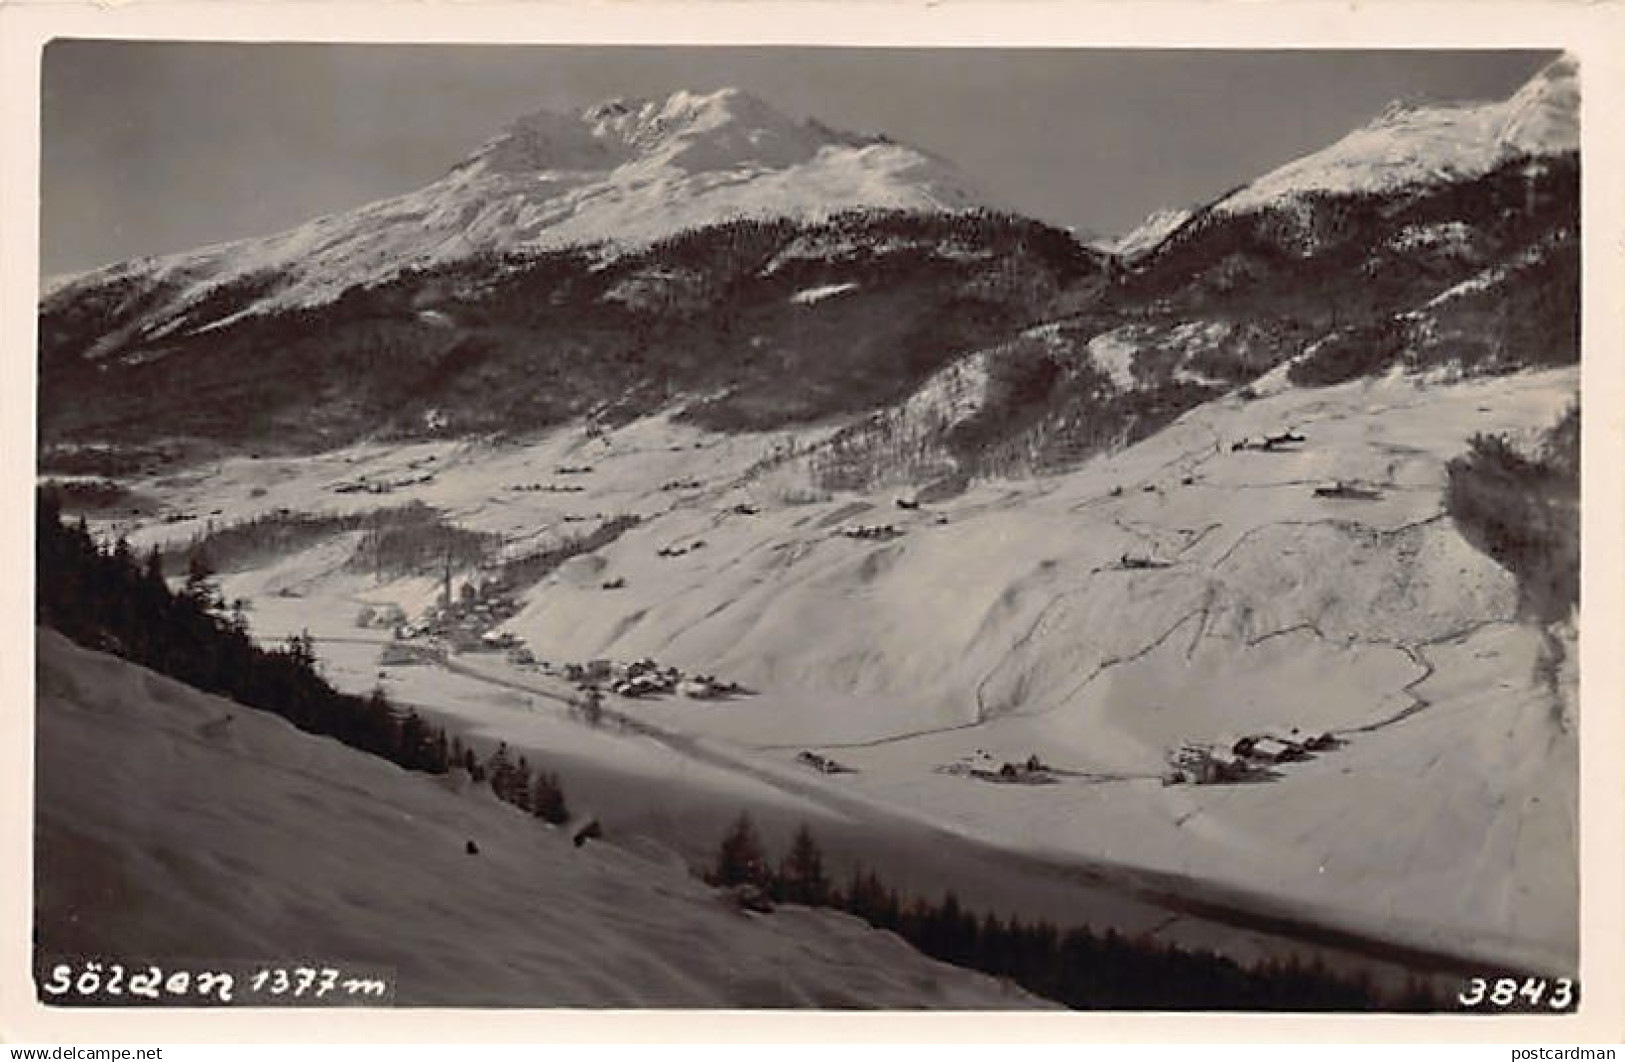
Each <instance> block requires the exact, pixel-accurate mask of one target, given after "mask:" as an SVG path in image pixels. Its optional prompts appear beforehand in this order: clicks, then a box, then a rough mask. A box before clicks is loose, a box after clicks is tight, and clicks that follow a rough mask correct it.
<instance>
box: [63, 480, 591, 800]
mask: <svg viewBox="0 0 1625 1062" xmlns="http://www.w3.org/2000/svg"><path fill="white" fill-rule="evenodd" d="M35 536H36V538H35V586H36V591H35V593H36V597H35V618H36V620H37V622H39V623H40V624H41V625H43V626H46V627H50V628H52V629H54V630H56V631H59V632H60V633H62V634H64V635H66V636H67V637H68V638H71V639H72V640H73V641H75V642H78V643H79V644H81V645H84V646H87V647H89V648H92V649H98V650H101V651H103V652H110V653H113V654H114V655H117V656H120V657H123V658H124V659H126V660H129V661H131V662H133V663H136V664H140V665H141V666H143V667H148V668H151V669H152V670H154V671H157V672H159V673H160V674H163V675H168V676H169V677H170V678H173V679H177V680H178V681H181V682H184V683H186V684H187V685H189V686H193V687H195V688H197V689H200V690H203V691H204V692H206V693H214V694H219V695H220V696H223V697H229V698H230V699H232V700H234V701H236V702H238V703H240V704H244V705H247V706H248V707H250V708H258V709H261V710H264V711H268V712H272V713H274V714H276V715H279V716H281V717H282V718H284V719H286V720H288V721H289V722H290V723H292V724H293V725H294V726H296V727H298V728H299V729H300V730H303V731H306V732H307V733H311V734H320V735H323V736H326V737H331V738H335V739H337V740H338V741H340V742H342V743H344V744H345V745H348V746H350V747H351V748H355V749H360V750H361V751H363V752H368V753H371V754H373V755H375V756H382V757H384V758H385V759H387V760H389V761H391V762H392V763H395V764H397V765H399V766H401V767H403V768H405V769H407V770H409V771H426V772H428V773H430V774H444V773H446V771H448V770H450V769H452V768H454V767H460V768H463V769H466V770H467V771H469V773H470V774H471V776H472V777H473V778H474V779H475V780H476V781H487V780H489V782H490V783H491V786H492V789H493V790H494V791H495V792H496V794H497V796H499V797H501V798H502V799H503V800H506V801H507V802H508V803H511V804H514V805H516V806H518V807H520V808H522V809H523V810H525V811H530V812H533V813H535V814H536V815H537V816H538V817H540V818H544V819H546V820H548V821H552V822H555V823H560V822H563V821H564V820H565V819H566V818H567V817H568V810H567V807H566V804H565V800H564V794H563V791H562V789H561V788H560V786H559V782H558V779H557V777H556V776H554V775H552V774H549V773H547V772H541V773H539V774H537V775H534V776H532V775H531V774H530V767H529V765H528V764H526V763H524V762H523V761H521V763H520V764H509V763H507V762H506V760H505V756H506V751H505V749H502V748H500V747H499V748H498V750H497V752H496V753H495V754H494V755H493V756H492V757H491V758H490V760H489V761H483V760H481V759H480V758H479V757H478V756H477V755H476V753H475V751H474V749H473V748H472V747H471V746H469V745H467V744H465V743H464V741H463V739H462V738H461V736H459V735H453V734H448V733H447V731H446V730H445V728H443V727H438V726H433V727H431V726H430V725H429V724H428V723H427V722H426V721H425V720H424V719H423V718H422V717H421V716H419V715H418V714H417V712H415V711H412V710H410V709H408V710H405V711H403V710H401V708H399V707H398V706H396V705H394V704H392V703H390V701H389V699H388V698H387V697H385V696H384V695H383V693H382V692H381V691H376V690H375V691H374V692H373V693H372V694H371V695H370V696H366V697H361V696H356V695H354V694H348V693H342V692H340V691H338V690H336V689H334V688H333V687H332V685H331V684H329V683H328V682H327V680H326V679H324V678H323V677H322V676H321V674H320V673H319V672H318V671H317V668H316V652H315V646H314V643H313V641H312V640H311V638H310V637H309V636H308V635H304V636H295V637H293V638H289V639H288V640H287V642H286V644H284V645H283V646H282V647H281V648H279V649H269V650H267V649H264V648H261V647H260V646H258V645H256V644H255V642H254V640H253V639H252V638H251V637H250V636H249V633H248V628H247V624H246V623H245V621H244V618H243V616H242V614H241V613H240V612H234V611H229V610H228V609H227V607H226V604H225V602H223V601H222V600H221V598H220V594H219V590H218V588H217V587H216V586H215V584H214V582H213V580H212V578H211V576H212V572H211V571H210V570H209V568H208V567H207V565H206V564H203V563H202V562H201V561H199V560H197V559H194V563H193V565H192V568H191V570H190V571H189V572H188V574H187V577H186V582H185V585H184V586H183V587H182V588H181V589H180V590H179V591H175V590H171V589H170V588H169V586H168V584H167V583H166V582H165V579H164V572H163V558H162V557H161V556H160V554H158V553H157V552H156V551H154V552H153V553H152V554H150V555H149V556H148V557H147V558H146V559H145V561H144V562H143V561H138V560H137V559H136V557H135V556H134V555H133V554H132V552H131V550H130V547H129V544H128V543H126V542H125V541H123V540H122V539H121V540H120V541H118V542H117V543H115V544H113V545H112V546H111V547H105V546H103V545H102V544H100V543H98V542H97V541H96V539H95V537H94V536H93V535H91V533H90V532H89V530H88V529H87V528H86V527H85V525H84V523H83V522H82V521H80V522H78V523H73V524H70V523H66V522H64V521H63V518H62V506H61V500H60V498H59V497H58V496H57V495H56V493H55V492H54V491H51V490H42V491H41V492H40V493H39V495H38V504H37V508H36V520H35ZM521 769H522V770H523V771H524V774H525V777H523V778H521V777H520V776H519V774H520V771H521Z"/></svg>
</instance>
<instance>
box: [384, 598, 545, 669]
mask: <svg viewBox="0 0 1625 1062" xmlns="http://www.w3.org/2000/svg"><path fill="white" fill-rule="evenodd" d="M518 614H519V602H518V601H516V600H515V599H514V598H512V597H510V596H508V595H507V594H503V593H500V592H496V591H494V590H488V591H487V592H482V590H481V589H478V588H476V587H475V586H474V584H472V583H464V584H463V588H462V592H461V593H460V594H459V596H457V597H456V598H453V599H450V600H443V601H442V602H441V603H440V604H438V605H436V606H434V607H433V608H431V609H430V610H429V611H428V613H427V614H426V615H425V616H424V618H423V619H422V620H420V621H418V622H415V623H404V622H403V623H400V624H398V625H397V626H396V627H395V638H396V640H397V641H412V640H415V639H418V638H439V639H442V640H444V641H445V642H446V643H447V644H449V645H450V646H451V647H452V648H453V649H455V650H457V651H458V652H460V653H466V652H480V651H486V652H491V651H499V650H503V649H509V648H512V647H513V646H514V645H517V644H518V641H519V639H518V638H517V637H515V636H513V635H509V634H500V635H499V634H494V633H493V632H492V630H491V628H493V627H495V626H496V625H497V624H499V623H502V622H504V621H506V620H510V619H512V618H513V617H514V616H517V615H518Z"/></svg>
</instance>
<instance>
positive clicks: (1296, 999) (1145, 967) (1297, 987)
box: [705, 814, 1443, 1011]
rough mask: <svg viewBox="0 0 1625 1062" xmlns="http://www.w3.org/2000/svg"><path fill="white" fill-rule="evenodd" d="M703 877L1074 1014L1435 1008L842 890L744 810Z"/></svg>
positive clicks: (1284, 971) (1279, 966)
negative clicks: (893, 937)
mask: <svg viewBox="0 0 1625 1062" xmlns="http://www.w3.org/2000/svg"><path fill="white" fill-rule="evenodd" d="M705 878H706V880H707V881H708V882H710V883H711V884H712V885H716V886H719V887H723V888H733V889H738V890H741V892H742V893H744V894H745V895H748V896H756V897H762V898H768V899H770V900H772V901H778V902H783V903H797V904H805V905H807V906H810V907H831V908H834V909H836V910H840V911H845V912H847V913H848V914H851V915H855V916H856V917H858V918H861V919H863V920H864V921H865V922H867V923H869V924H870V925H872V926H875V927H876V928H879V929H886V930H890V931H891V932H893V933H896V934H897V935H898V936H900V937H902V938H903V939H904V940H906V941H908V942H909V943H910V944H912V945H914V946H915V947H916V948H918V949H919V950H920V951H922V952H924V953H925V954H927V955H929V956H931V957H932V958H935V959H940V960H942V961H943V962H948V963H952V964H953V965H955V966H963V967H968V968H970V969H974V970H980V971H982V972H983V973H987V974H991V975H993V976H996V977H1003V978H1008V979H1009V980H1011V981H1013V982H1015V983H1016V984H1019V985H1020V986H1021V987H1023V988H1025V989H1027V990H1028V991H1030V992H1032V993H1033V994H1035V995H1038V996H1042V997H1044V998H1046V999H1051V1000H1054V1001H1056V1002H1058V1003H1063V1004H1065V1005H1066V1006H1068V1007H1072V1008H1074V1009H1077V1010H1264V1011H1372V1010H1398V1011H1437V1010H1441V1009H1443V1004H1441V1002H1440V1001H1439V999H1438V998H1437V996H1435V994H1434V993H1433V991H1432V989H1431V988H1430V987H1429V985H1428V984H1427V983H1426V982H1424V981H1423V980H1421V979H1420V978H1412V979H1411V981H1410V983H1409V984H1408V985H1407V986H1406V988H1405V989H1404V991H1403V992H1400V993H1398V994H1397V995H1389V994H1385V993H1383V992H1382V991H1380V990H1379V989H1378V988H1377V987H1376V986H1374V985H1373V984H1372V983H1371V982H1370V980H1369V979H1368V978H1366V977H1364V976H1360V977H1348V976H1343V975H1339V974H1336V973H1333V972H1332V971H1330V970H1328V969H1327V968H1326V967H1325V966H1324V965H1323V964H1322V963H1321V962H1320V961H1319V960H1318V959H1316V960H1315V961H1314V962H1313V963H1310V964H1305V963H1303V962H1302V961H1300V960H1299V959H1298V958H1297V957H1296V956H1291V957H1288V958H1286V959H1284V960H1282V959H1274V958H1272V959H1268V960H1265V961H1264V962H1261V963H1256V964H1253V965H1250V966H1243V965H1242V964H1240V963H1238V962H1236V961H1235V960H1234V959H1231V958H1228V957H1226V956H1222V955H1218V954H1215V953H1213V952H1208V951H1193V950H1190V949H1187V948H1182V947H1180V946H1178V945H1174V944H1162V943H1159V942H1155V941H1151V940H1146V939H1141V938H1134V937H1129V936H1124V935H1123V934H1120V933H1118V932H1117V931H1116V930H1114V929H1108V930H1106V931H1105V932H1103V933H1099V932H1096V931H1095V930H1093V929H1091V928H1089V927H1088V926H1074V927H1072V928H1070V929H1062V928H1060V927H1057V926H1056V925H1054V924H1053V923H1050V922H1045V921H1041V920H1031V921H1024V920H1023V919H1021V918H1019V917H1011V918H1008V919H1005V918H1001V917H999V916H998V915H997V914H995V913H993V912H991V911H989V912H985V913H981V914H978V913H977V912H975V911H973V910H970V909H968V908H966V907H965V906H964V905H963V904H962V903H961V902H960V900H959V898H958V897H957V896H956V895H955V894H954V893H953V892H952V891H951V890H950V891H948V892H946V893H945V894H944V895H943V897H942V899H941V900H938V901H934V902H933V901H930V900H926V899H924V898H921V897H913V898H909V897H903V896H900V895H899V894H898V892H897V890H896V889H895V888H892V887H890V886H888V885H886V884H885V883H884V882H883V881H882V880H881V879H880V878H879V877H878V876H877V875H876V874H875V873H874V872H873V871H872V870H866V869H865V868H863V867H861V866H855V867H853V869H852V871H851V873H850V875H849V876H848V877H847V878H846V880H845V883H844V884H840V883H837V882H836V881H835V880H833V878H832V877H831V876H830V875H829V873H828V872H827V871H826V870H825V867H824V859H823V854H822V852H821V851H820V849H819V847H818V843H817V841H816V840H815V839H814V837H813V835H812V832H811V830H809V829H808V828H807V826H806V825H805V824H803V825H802V826H801V827H800V829H798V830H797V832H796V834H795V837H794V839H793V840H792V841H791V844H790V848H789V850H788V851H787V852H786V854H785V856H784V858H783V859H782V860H781V861H780V862H779V863H778V864H777V865H774V864H773V863H772V862H771V860H770V859H769V857H768V854H767V851H766V848H765V847H764V846H763V844H762V841H761V839H760V836H759V835H758V833H757V831H756V828H755V826H754V824H753V823H752V821H751V819H750V816H749V815H748V814H741V815H740V816H739V818H738V819H737V820H735V822H734V824H733V826H732V827H731V828H730V829H729V830H728V832H727V834H726V836H724V837H723V839H722V842H721V844H720V845H719V846H718V848H717V852H716V856H715V860H714V862H713V864H712V865H711V866H710V867H709V868H708V869H707V871H706V873H705Z"/></svg>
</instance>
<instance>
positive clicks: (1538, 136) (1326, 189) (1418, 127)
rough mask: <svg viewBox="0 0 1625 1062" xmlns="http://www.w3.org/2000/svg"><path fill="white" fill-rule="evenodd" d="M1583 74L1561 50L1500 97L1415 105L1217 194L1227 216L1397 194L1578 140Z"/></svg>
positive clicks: (1399, 107)
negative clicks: (1321, 199)
mask: <svg viewBox="0 0 1625 1062" xmlns="http://www.w3.org/2000/svg"><path fill="white" fill-rule="evenodd" d="M1579 100H1580V78H1579V66H1578V64H1577V62H1576V61H1575V59H1574V57H1573V56H1568V55H1565V56H1562V57H1560V58H1558V59H1556V60H1554V61H1553V62H1552V63H1550V64H1549V65H1548V66H1546V67H1545V68H1544V69H1543V70H1541V71H1540V72H1539V73H1538V74H1536V75H1535V77H1534V78H1532V79H1531V80H1530V81H1529V82H1528V83H1527V84H1525V85H1524V86H1523V88H1521V89H1519V90H1518V91H1517V92H1516V93H1515V94H1514V95H1512V96H1511V97H1510V98H1508V99H1506V100H1501V101H1497V102H1493V103H1458V104H1434V105H1421V106H1413V105H1406V104H1402V103H1395V104H1392V105H1390V106H1389V108H1388V109H1387V111H1385V112H1384V113H1383V114H1382V115H1381V116H1380V117H1378V118H1376V119H1375V120H1373V121H1372V122H1370V123H1369V124H1367V125H1365V126H1363V127H1362V128H1360V129H1357V130H1355V131H1354V132H1352V133H1350V134H1349V135H1348V136H1346V137H1344V138H1343V139H1341V140H1339V141H1338V142H1337V143H1335V144H1332V145H1331V146H1330V147H1327V148H1325V149H1324V150H1322V151H1317V152H1315V153H1313V154H1311V155H1306V156H1304V157H1303V158H1300V159H1296V160H1294V161H1293V162H1289V163H1287V164H1286V165H1285V166H1282V167H1280V168H1279V169H1276V170H1273V171H1271V172H1270V173H1267V174H1265V175H1264V176H1263V177H1260V178H1259V179H1258V180H1256V181H1253V182H1252V183H1251V184H1249V185H1247V186H1246V187H1244V188H1242V189H1240V190H1239V191H1237V192H1235V193H1234V194H1232V195H1230V196H1227V197H1226V198H1224V199H1223V200H1221V201H1220V202H1219V203H1218V204H1217V205H1216V209H1217V210H1219V211H1224V212H1229V213H1239V212H1243V211H1248V210H1256V209H1259V208H1262V207H1270V206H1280V205H1282V203H1283V202H1284V201H1286V200H1289V199H1295V198H1301V197H1303V196H1306V195H1310V194H1313V193H1321V194H1333V195H1352V194H1381V193H1384V192H1393V191H1396V190H1398V189H1400V188H1403V187H1406V186H1417V185H1433V184H1441V183H1446V182H1450V181H1461V180H1467V179H1471V178H1475V177H1481V176H1483V175H1484V174H1486V173H1489V172H1490V171H1491V170H1494V169H1495V168H1496V167H1498V166H1500V165H1502V164H1504V163H1506V162H1508V161H1509V160H1512V159H1516V158H1521V157H1525V156H1542V155H1556V154H1561V153H1563V152H1569V151H1576V150H1578V149H1579V146H1580V113H1579V111H1580V109H1579Z"/></svg>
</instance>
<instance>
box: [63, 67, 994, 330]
mask: <svg viewBox="0 0 1625 1062" xmlns="http://www.w3.org/2000/svg"><path fill="white" fill-rule="evenodd" d="M983 202H985V199H984V197H983V196H982V195H981V194H980V193H979V192H977V191H976V190H975V189H974V188H973V187H972V185H971V183H970V181H969V180H967V179H966V178H965V177H963V176H962V175H960V174H959V173H957V172H956V171H955V170H954V169H953V167H952V166H951V165H949V164H948V163H946V162H944V161H942V160H940V159H936V158H933V157H931V156H929V155H927V154H925V153H923V152H920V151H917V150H915V149H913V148H910V147H907V146H904V145H902V144H898V143H894V142H892V141H890V140H888V139H885V138H883V137H860V136H855V135H852V134H848V133H843V132H839V131H836V130H833V129H830V128H828V127H827V126H824V125H822V124H820V123H817V122H805V123H801V122H796V121H793V120H792V119H790V118H788V117H786V116H785V115H783V114H781V113H779V112H778V111H776V110H774V109H773V108H772V107H770V106H769V105H768V104H766V103H764V102H763V101H761V100H759V99H757V98H756V97H754V96H751V95H749V94H748V93H745V92H742V91H739V90H737V89H723V90H721V91H718V92H714V93H711V94H708V95H707V94H695V93H690V92H677V93H674V94H673V95H671V96H670V97H668V98H666V99H664V100H611V101H608V102H605V103H600V104H597V105H595V106H592V107H589V108H586V109H585V110H582V111H580V112H576V113H567V114H559V113H554V112H549V111H539V112H537V113H535V114H530V115H527V116H525V117H523V118H520V119H519V120H518V121H516V122H514V123H513V124H512V125H511V126H510V127H509V128H508V129H507V130H506V131H504V132H503V133H502V134H501V135H500V136H497V137H495V138H493V139H491V140H490V141H488V142H487V143H485V144H484V145H483V146H481V147H480V148H479V149H478V150H476V151H475V152H474V153H473V154H472V155H471V156H469V157H468V158H467V159H465V160H464V161H462V162H461V163H459V164H457V165H456V166H454V167H452V169H451V171H450V172H449V173H447V174H446V175H445V176H444V177H442V178H441V179H440V180H438V181H435V182H434V183H432V184H429V185H427V186H425V187H423V188H420V189H418V190H417V191H414V192H409V193H407V194H405V195H401V196H396V197H394V198H390V199H385V200H382V201H380V202H376V203H372V204H370V205H367V206H363V207H360V208H358V209H355V210H350V211H346V212H343V213H338V214H331V215H327V216H325V217H320V218H317V219H315V220H313V221H311V222H308V223H307V224H304V225H301V226H299V227H297V228H295V229H291V230H289V231H287V232H284V233H281V234H279V235H276V236H271V237H267V238H261V239H248V240H238V241H235V242H232V243H227V244H221V245H218V246H214V247H209V248H204V249H201V250H198V251H192V252H187V253H182V254H176V255H170V256H166V257H162V258H145V259H138V260H135V261H132V262H127V263H122V264H119V265H114V266H111V267H109V268H107V269H102V270H97V271H94V272H91V273H87V274H81V275H79V276H77V277H73V278H70V279H68V280H66V281H60V282H58V284H57V286H56V287H55V288H53V289H52V293H51V294H52V297H53V298H72V297H73V296H74V295H75V293H77V292H82V291H85V290H87V289H90V288H93V287H96V286H99V285H104V284H107V283H109V282H114V281H119V280H130V281H140V282H142V283H144V284H145V285H157V286H161V287H164V288H166V289H169V294H168V295H167V297H166V299H165V312H167V313H168V315H170V316H171V317H173V316H174V315H175V314H176V313H178V312H179V311H180V310H182V309H184V308H186V307H188V306H190V305H192V304H195V303H196V302H198V300H200V299H202V298H204V297H205V296H207V295H208V294H209V293H211V292H214V291H218V290H220V289H223V288H229V287H231V286H232V285H234V284H244V283H246V284H256V283H257V282H258V281H260V280H262V279H265V278H270V279H269V280H268V282H267V283H265V284H264V288H265V290H264V291H262V292H260V293H258V297H257V298H256V299H254V300H253V301H252V302H251V303H250V305H249V306H248V307H247V308H245V309H243V310H241V311H239V312H240V313H260V312H265V311H268V310H274V309H278V308H284V307H291V306H312V305H320V304H322V303H327V302H331V301H333V300H334V299H336V298H338V297H339V296H340V295H341V294H342V293H343V292H344V291H346V290H348V289H350V288H353V287H356V286H358V285H359V286H366V285H371V284H376V283H378V282H379V281H382V280H384V279H387V278H389V277H392V276H395V275H397V274H399V273H400V272H401V271H402V270H404V269H409V268H418V269H421V268H425V267H429V266H435V265H443V264H445V263H448V262H454V261H457V260H460V259H465V258H469V257H471V256H474V255H477V254H481V253H497V254H504V253H513V252H526V251H538V250H542V249H548V248H559V247H568V246H578V245H597V246H601V247H602V248H604V249H605V251H606V252H608V251H611V250H625V249H628V248H634V247H641V246H646V245H648V244H650V243H652V242H654V241H655V240H658V239H661V238H663V237H666V236H670V235H672V234H673V233H676V232H681V231H683V230H686V229H694V228H699V227H703V226H706V225H713V224H716V223H718V222H723V221H728V220H732V219H737V218H777V217H786V218H796V219H803V220H806V219H814V218H823V217H828V216H830V215H833V214H836V213H840V212H842V211H846V210H853V209H861V208H875V209H904V210H933V211H934V210H945V211H954V210H962V209H966V208H969V207H973V206H976V205H979V204H981V203H983Z"/></svg>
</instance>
